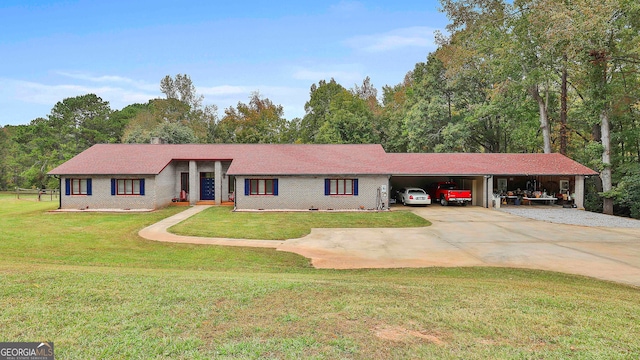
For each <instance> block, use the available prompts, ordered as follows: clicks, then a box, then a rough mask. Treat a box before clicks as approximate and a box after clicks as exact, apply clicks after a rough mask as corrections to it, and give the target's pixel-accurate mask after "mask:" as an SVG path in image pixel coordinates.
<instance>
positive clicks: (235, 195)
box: [233, 176, 238, 211]
mask: <svg viewBox="0 0 640 360" xmlns="http://www.w3.org/2000/svg"><path fill="white" fill-rule="evenodd" d="M237 201H238V178H236V177H235V176H234V177H233V211H236V208H237V205H236V202H237Z"/></svg>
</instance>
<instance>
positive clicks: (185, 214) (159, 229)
mask: <svg viewBox="0 0 640 360" xmlns="http://www.w3.org/2000/svg"><path fill="white" fill-rule="evenodd" d="M210 207H211V205H196V206H193V207H190V208H188V209H187V210H185V211H182V212H180V213H177V214H175V215H173V216H170V217H168V218H166V219H164V220H161V221H159V222H157V223H155V224H153V225H149V226H147V227H146V228H144V229H142V230H140V231H139V232H138V235H140V236H141V237H143V238H145V239H147V240H155V241H163V242H174V243H183V244H202V245H226V246H248V247H263V248H274V249H275V248H277V247H278V246H280V245H282V244H283V243H284V241H277V240H250V239H228V238H205V237H197V236H183V235H176V234H172V233H170V232H168V231H167V229H169V228H170V227H172V226H173V225H176V224H177V223H179V222H182V221H184V220H185V219H188V218H190V217H192V216H193V215H195V214H197V213H199V212H201V211H203V210H205V209H208V208H210Z"/></svg>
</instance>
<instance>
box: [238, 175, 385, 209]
mask: <svg viewBox="0 0 640 360" xmlns="http://www.w3.org/2000/svg"><path fill="white" fill-rule="evenodd" d="M245 178H247V179H251V178H254V179H278V195H277V196H273V195H245V194H244V179H245ZM326 178H327V177H326V176H313V177H311V176H278V177H269V176H261V177H242V176H238V177H236V186H237V188H236V208H237V209H238V210H250V209H282V210H308V209H311V208H315V209H320V210H327V209H333V210H355V209H360V207H361V206H363V207H364V208H365V209H375V208H376V206H377V196H378V189H379V188H380V186H381V185H386V186H387V190H388V188H389V179H388V177H387V176H357V177H354V176H331V178H333V179H336V178H345V179H358V196H350V195H325V194H324V180H325V179H326ZM383 204H384V207H385V208H388V206H389V203H388V199H387V198H385V199H383Z"/></svg>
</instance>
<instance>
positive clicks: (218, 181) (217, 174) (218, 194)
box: [213, 161, 222, 205]
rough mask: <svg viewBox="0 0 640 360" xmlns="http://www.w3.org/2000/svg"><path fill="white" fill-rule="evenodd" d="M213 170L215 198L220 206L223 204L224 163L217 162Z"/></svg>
mask: <svg viewBox="0 0 640 360" xmlns="http://www.w3.org/2000/svg"><path fill="white" fill-rule="evenodd" d="M213 169H214V173H213V176H214V183H213V197H214V198H215V201H216V205H220V204H221V203H222V163H221V162H220V161H216V163H215V165H214V168H213Z"/></svg>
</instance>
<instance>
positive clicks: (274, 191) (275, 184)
mask: <svg viewBox="0 0 640 360" xmlns="http://www.w3.org/2000/svg"><path fill="white" fill-rule="evenodd" d="M273 195H274V196H278V179H273Z"/></svg>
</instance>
